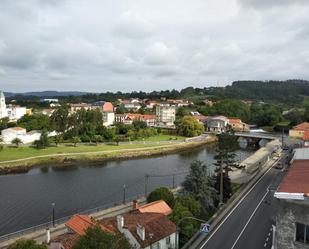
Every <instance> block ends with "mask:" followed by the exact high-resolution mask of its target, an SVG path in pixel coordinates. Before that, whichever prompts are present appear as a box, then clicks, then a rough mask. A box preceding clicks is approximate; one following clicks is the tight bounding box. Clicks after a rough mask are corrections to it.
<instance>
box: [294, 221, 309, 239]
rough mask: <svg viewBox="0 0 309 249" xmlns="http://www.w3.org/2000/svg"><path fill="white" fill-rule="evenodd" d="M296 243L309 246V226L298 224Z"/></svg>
mask: <svg viewBox="0 0 309 249" xmlns="http://www.w3.org/2000/svg"><path fill="white" fill-rule="evenodd" d="M296 241H298V242H301V243H304V244H309V225H305V224H301V223H296Z"/></svg>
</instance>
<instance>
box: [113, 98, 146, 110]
mask: <svg viewBox="0 0 309 249" xmlns="http://www.w3.org/2000/svg"><path fill="white" fill-rule="evenodd" d="M118 102H119V103H120V105H123V107H124V108H126V109H128V110H132V111H138V110H139V109H140V108H141V107H142V105H141V104H140V100H139V99H124V100H122V99H118Z"/></svg>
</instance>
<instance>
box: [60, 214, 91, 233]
mask: <svg viewBox="0 0 309 249" xmlns="http://www.w3.org/2000/svg"><path fill="white" fill-rule="evenodd" d="M65 225H66V226H67V227H69V228H70V229H71V230H73V231H74V232H75V233H77V234H78V235H84V234H85V231H86V230H87V228H89V227H91V226H94V225H95V223H94V221H92V219H91V217H90V216H88V215H79V214H78V215H75V216H73V217H72V218H71V219H69V220H68V221H67V222H66V223H65Z"/></svg>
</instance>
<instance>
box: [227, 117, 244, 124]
mask: <svg viewBox="0 0 309 249" xmlns="http://www.w3.org/2000/svg"><path fill="white" fill-rule="evenodd" d="M228 120H229V123H232V124H240V123H242V122H241V120H240V119H239V118H228Z"/></svg>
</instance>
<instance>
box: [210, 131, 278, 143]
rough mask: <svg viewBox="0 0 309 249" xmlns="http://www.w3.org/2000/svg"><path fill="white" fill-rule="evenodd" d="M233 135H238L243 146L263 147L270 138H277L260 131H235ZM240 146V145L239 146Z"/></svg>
mask: <svg viewBox="0 0 309 249" xmlns="http://www.w3.org/2000/svg"><path fill="white" fill-rule="evenodd" d="M205 134H217V135H218V134H220V132H205ZM234 135H235V136H236V137H238V142H239V143H240V144H243V145H244V147H247V146H248V145H250V146H259V147H263V146H264V145H265V144H266V143H268V142H269V141H270V140H275V139H277V137H276V136H274V135H273V134H267V133H266V134H265V133H262V132H235V133H234ZM241 147H242V146H241Z"/></svg>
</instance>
